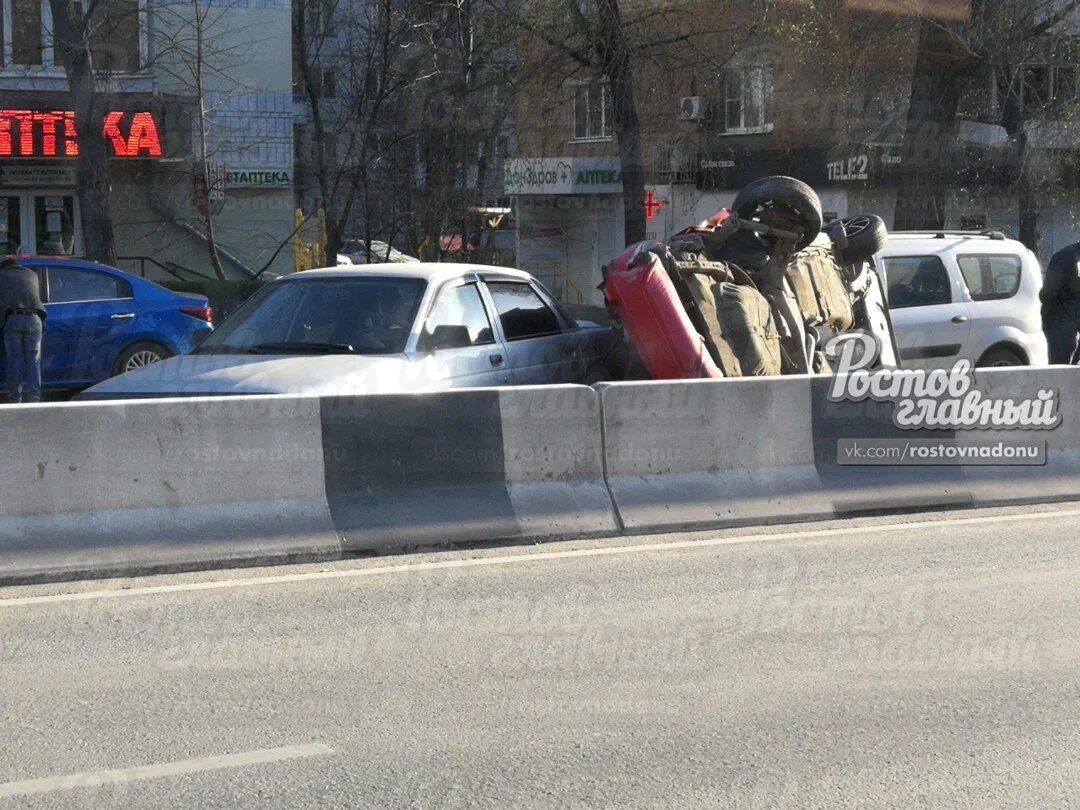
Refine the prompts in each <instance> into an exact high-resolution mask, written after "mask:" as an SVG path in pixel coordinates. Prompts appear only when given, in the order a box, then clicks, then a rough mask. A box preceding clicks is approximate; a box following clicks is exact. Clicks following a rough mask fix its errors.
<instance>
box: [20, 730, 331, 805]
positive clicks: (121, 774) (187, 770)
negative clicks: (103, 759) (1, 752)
mask: <svg viewBox="0 0 1080 810" xmlns="http://www.w3.org/2000/svg"><path fill="white" fill-rule="evenodd" d="M332 753H334V751H333V749H332V748H330V747H329V746H326V745H322V744H320V743H312V744H309V745H290V746H286V747H284V748H267V749H264V750H262V751H248V752H246V753H243V754H225V755H223V756H216V757H202V758H201V759H185V760H181V761H179V762H164V763H161V764H159V765H140V766H138V767H135V768H118V769H116V770H112V771H88V772H87V773H73V774H69V775H67V776H49V777H45V778H44V779H27V780H26V781H23V782H4V783H0V799H9V798H11V797H13V796H29V795H32V794H35V793H52V792H54V791H57V790H74V789H76V788H85V787H100V786H102V785H115V784H121V783H124V782H135V781H139V780H144V779H161V778H163V777H166V776H180V775H183V774H192V773H204V772H206V771H220V770H224V769H225V768H243V767H247V766H249V765H262V764H266V763H268V762H282V761H284V760H288V759H302V758H304V757H317V756H323V755H326V754H332Z"/></svg>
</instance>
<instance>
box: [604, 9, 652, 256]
mask: <svg viewBox="0 0 1080 810" xmlns="http://www.w3.org/2000/svg"><path fill="white" fill-rule="evenodd" d="M597 5H598V26H597V31H596V34H597V38H596V51H597V55H598V56H599V58H600V66H601V69H602V70H603V72H604V75H606V76H607V79H608V87H609V89H610V91H611V103H612V108H613V112H614V116H613V117H614V123H615V134H616V137H617V138H618V141H619V164H620V168H621V169H622V186H623V216H624V222H625V225H624V227H625V239H626V244H628V245H631V244H634V243H635V242H642V241H644V240H645V232H646V228H645V159H644V157H643V155H642V147H641V120H640V119H639V118H638V112H637V103H636V100H635V98H634V76H633V71H632V69H631V66H630V50H629V47H628V46H627V42H626V32H625V31H624V30H623V25H622V15H621V13H620V11H619V3H618V0H599V2H598V4H597Z"/></svg>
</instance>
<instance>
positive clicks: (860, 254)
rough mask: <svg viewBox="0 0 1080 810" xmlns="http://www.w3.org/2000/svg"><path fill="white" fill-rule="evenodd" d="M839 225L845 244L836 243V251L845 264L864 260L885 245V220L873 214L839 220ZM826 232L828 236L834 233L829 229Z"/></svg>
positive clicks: (886, 230)
mask: <svg viewBox="0 0 1080 810" xmlns="http://www.w3.org/2000/svg"><path fill="white" fill-rule="evenodd" d="M839 227H841V228H843V229H844V240H843V242H844V243H846V244H842V245H838V246H837V252H838V253H839V254H840V258H841V259H842V260H843V261H844V263H845V264H861V263H862V262H865V261H866V260H867V259H869V258H870V257H871V256H873V255H874V254H875V253H877V252H878V251H879V250H881V249H882V248H883V247H885V243H886V242H887V241H888V239H889V230H888V228H886V227H885V221H884V220H883V219H882V218H881V217H879V216H877V215H875V214H869V215H866V216H858V217H851V218H850V219H845V220H841V222H840V223H839ZM826 232H828V233H829V236H830V237H831V236H832V234H833V233H835V231H830V230H827V231H826ZM834 241H836V240H835V239H834Z"/></svg>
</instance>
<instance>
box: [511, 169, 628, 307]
mask: <svg viewBox="0 0 1080 810" xmlns="http://www.w3.org/2000/svg"><path fill="white" fill-rule="evenodd" d="M505 178H506V179H505V189H506V195H507V196H509V197H511V198H512V199H513V204H514V209H515V219H516V221H517V228H518V231H517V257H518V266H519V267H520V268H521V269H523V270H527V271H529V272H530V273H532V274H533V275H534V276H536V277H537V278H538V279H540V280H541V281H542V282H543V283H544V284H546V285H547V286H548V287H549V288H550V289H551V290H552V291H553V292H554V293H555V294H556V295H557V296H558V297H559V298H561V299H562V300H563V301H565V302H566V303H568V304H571V305H577V304H583V305H593V306H598V305H602V304H603V296H602V295H601V294H600V293H599V291H598V290H597V289H596V286H597V285H598V284H599V283H600V268H601V266H602V265H603V264H604V262H606V261H608V260H610V259H611V258H612V257H613V256H615V255H616V253H617V252H618V250H619V249H620V248H621V246H622V245H623V243H624V239H623V233H624V224H623V223H624V220H625V214H624V210H623V202H622V200H623V198H622V172H621V170H620V166H619V159H618V158H617V157H593V158H566V157H564V158H522V159H516V160H510V161H507V163H506V171H505Z"/></svg>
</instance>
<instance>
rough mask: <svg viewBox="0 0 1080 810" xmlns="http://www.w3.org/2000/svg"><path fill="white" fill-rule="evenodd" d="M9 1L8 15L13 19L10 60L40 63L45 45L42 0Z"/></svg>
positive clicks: (25, 63) (21, 63) (20, 63)
mask: <svg viewBox="0 0 1080 810" xmlns="http://www.w3.org/2000/svg"><path fill="white" fill-rule="evenodd" d="M9 2H10V9H11V11H10V16H8V19H9V20H10V21H11V57H10V61H11V63H13V64H16V65H40V64H41V57H42V48H43V46H44V37H43V36H42V32H43V26H42V18H41V6H42V4H41V0H9ZM5 5H6V4H5ZM0 16H2V15H0ZM5 61H7V60H5Z"/></svg>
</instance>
